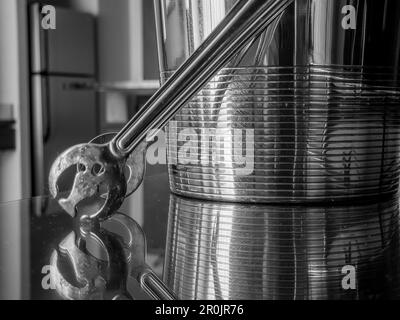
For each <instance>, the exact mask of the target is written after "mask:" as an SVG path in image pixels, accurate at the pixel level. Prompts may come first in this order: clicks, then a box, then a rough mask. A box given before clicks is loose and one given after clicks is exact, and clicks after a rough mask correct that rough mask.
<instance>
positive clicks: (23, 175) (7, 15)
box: [0, 0, 30, 299]
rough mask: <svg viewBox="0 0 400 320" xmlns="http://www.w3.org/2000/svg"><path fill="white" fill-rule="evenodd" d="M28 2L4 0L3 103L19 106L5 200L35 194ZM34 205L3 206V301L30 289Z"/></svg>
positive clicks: (0, 173)
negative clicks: (32, 188) (29, 215)
mask: <svg viewBox="0 0 400 320" xmlns="http://www.w3.org/2000/svg"><path fill="white" fill-rule="evenodd" d="M25 8H26V5H25V0H1V1H0V103H6V104H8V103H10V104H13V105H14V114H15V117H16V120H17V123H16V130H17V132H16V145H17V147H16V150H14V151H7V152H4V151H0V202H5V201H10V200H15V199H21V198H26V197H29V195H30V150H29V113H28V69H27V66H28V64H27V62H28V60H27V38H26V11H25ZM28 210H29V203H28V202H25V203H23V204H22V203H16V202H15V203H12V204H11V203H10V204H7V205H3V206H0V261H1V268H0V289H1V290H0V299H20V298H26V297H27V296H26V294H27V293H28V292H29V290H28V288H29V281H28V277H29V243H28V237H29V219H26V218H25V217H24V216H23V215H22V214H21V213H25V215H26V214H27V213H28Z"/></svg>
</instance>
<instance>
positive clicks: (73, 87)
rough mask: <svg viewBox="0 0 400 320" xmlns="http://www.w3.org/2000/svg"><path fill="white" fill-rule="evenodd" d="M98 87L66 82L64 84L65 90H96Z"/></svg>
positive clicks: (85, 83) (86, 83) (84, 83)
mask: <svg viewBox="0 0 400 320" xmlns="http://www.w3.org/2000/svg"><path fill="white" fill-rule="evenodd" d="M95 89H96V87H95V86H94V85H93V84H91V83H88V82H66V83H64V84H63V90H73V91H75V90H85V91H88V90H95Z"/></svg>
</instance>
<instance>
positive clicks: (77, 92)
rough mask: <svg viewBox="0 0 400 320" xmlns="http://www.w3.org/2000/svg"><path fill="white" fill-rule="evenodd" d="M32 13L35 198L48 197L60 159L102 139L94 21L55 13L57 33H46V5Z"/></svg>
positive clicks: (59, 11) (37, 6) (64, 12)
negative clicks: (52, 169) (72, 149)
mask: <svg viewBox="0 0 400 320" xmlns="http://www.w3.org/2000/svg"><path fill="white" fill-rule="evenodd" d="M29 12H30V15H29V16H30V22H29V28H30V49H31V51H30V56H31V117H32V146H33V150H32V151H33V152H32V154H33V161H32V163H33V170H32V171H33V186H32V187H33V188H32V190H33V195H34V196H36V195H42V194H48V183H47V176H48V172H49V169H50V166H51V164H52V162H53V160H54V159H55V158H56V156H57V155H58V154H59V153H60V152H62V151H63V150H65V149H66V148H68V147H69V146H72V145H74V144H77V143H83V142H88V141H90V140H91V139H92V138H93V137H95V136H96V134H97V124H98V112H97V107H96V105H97V104H96V93H95V91H94V90H93V84H94V83H95V77H96V63H95V19H94V17H93V16H91V15H89V14H85V13H79V12H76V11H73V10H70V9H66V8H56V29H48V30H45V29H43V28H42V26H41V20H42V18H43V15H42V13H41V5H40V4H38V3H36V4H33V5H31V6H30V8H29ZM72 174H73V173H71V176H72ZM65 181H68V179H66V180H65ZM63 188H66V186H60V189H61V190H62V189H63Z"/></svg>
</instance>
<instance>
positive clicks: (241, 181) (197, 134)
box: [165, 66, 400, 202]
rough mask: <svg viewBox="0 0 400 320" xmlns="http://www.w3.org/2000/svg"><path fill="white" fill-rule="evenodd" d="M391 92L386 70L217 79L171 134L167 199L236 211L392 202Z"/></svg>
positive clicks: (234, 74)
mask: <svg viewBox="0 0 400 320" xmlns="http://www.w3.org/2000/svg"><path fill="white" fill-rule="evenodd" d="M165 76H166V77H167V76H168V73H167V74H165ZM398 84H399V83H398V82H397V81H393V80H392V73H391V72H390V70H389V69H384V68H366V67H363V68H361V67H326V66H310V67H301V68H300V67H297V68H294V67H286V68H284V67H268V68H267V67H256V68H250V67H248V68H244V67H243V68H226V69H223V70H222V71H221V72H220V73H219V75H218V76H217V77H215V78H214V80H213V81H211V82H210V83H209V84H208V86H207V87H206V88H204V90H203V91H202V92H201V93H200V94H199V95H198V96H197V97H195V98H194V99H193V100H192V101H191V102H190V103H189V104H188V105H187V106H186V107H185V108H184V109H183V110H182V111H181V112H179V114H178V115H177V116H176V117H175V119H174V121H173V122H171V124H170V126H169V129H168V160H169V173H170V184H171V189H172V191H173V192H175V193H177V194H180V195H185V196H191V197H196V198H204V199H214V200H223V201H239V202H285V201H293V202H297V201H299V202H300V201H301V202H303V201H324V200H329V201H331V200H345V199H348V198H355V197H365V196H375V195H382V194H390V193H393V192H395V191H396V190H397V188H398V177H399V144H400V142H399V141H400V140H399V138H400V135H399V134H400V127H399V125H398V124H399V119H400V105H399V104H400V91H399V89H398V88H399V86H398ZM245 168H246V169H245ZM244 169H245V170H244Z"/></svg>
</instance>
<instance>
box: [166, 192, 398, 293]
mask: <svg viewBox="0 0 400 320" xmlns="http://www.w3.org/2000/svg"><path fill="white" fill-rule="evenodd" d="M398 214H399V204H398V199H397V198H396V199H388V200H385V201H382V202H380V203H371V202H370V203H366V202H365V201H362V203H358V204H356V203H353V204H352V205H344V206H337V205H335V206H318V205H312V206H305V205H302V206H299V205H284V206H283V205H266V204H257V205H255V204H253V205H250V204H237V203H223V202H216V201H202V200H196V199H190V198H184V197H178V196H175V195H173V196H171V202H170V212H169V219H168V236H167V248H166V249H167V250H166V257H165V265H164V280H165V281H166V283H167V284H168V286H169V287H170V288H172V289H173V291H174V292H175V293H176V294H177V295H178V296H179V298H181V299H209V300H219V299H224V300H225V299H226V300H229V299H234V300H235V299H356V298H357V299H377V298H387V299H388V298H399V292H400V291H399V289H400V279H399V274H400V273H399V272H398V271H399V261H400V260H399V252H400V251H399V249H400V247H399V238H398V235H399V233H398V228H399V224H398V222H399V219H398V218H399V216H398ZM388 266H390V267H388ZM351 267H354V268H355V269H354V270H355V274H354V276H355V278H354V281H355V282H356V288H357V290H346V288H344V287H343V281H342V280H343V279H344V277H345V275H346V274H348V270H350V269H348V268H351ZM343 270H345V271H346V270H347V271H346V272H343ZM389 284H390V285H389Z"/></svg>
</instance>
